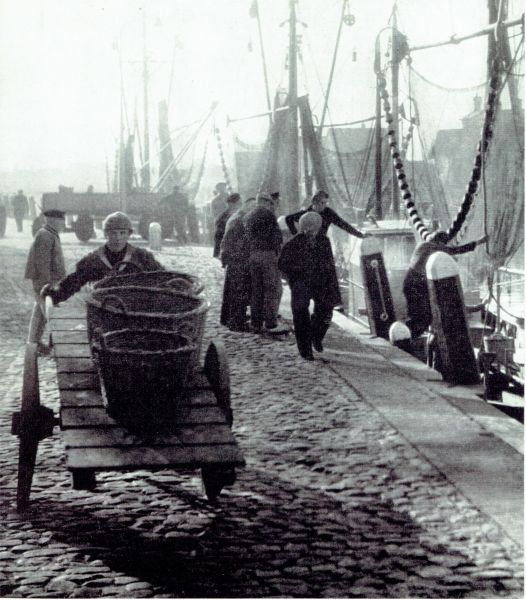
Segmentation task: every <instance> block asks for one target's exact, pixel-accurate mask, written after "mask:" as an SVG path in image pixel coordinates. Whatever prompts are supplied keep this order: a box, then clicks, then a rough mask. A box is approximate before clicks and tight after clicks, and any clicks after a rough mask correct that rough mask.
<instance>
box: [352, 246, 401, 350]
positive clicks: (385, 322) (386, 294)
mask: <svg viewBox="0 0 526 600" xmlns="http://www.w3.org/2000/svg"><path fill="white" fill-rule="evenodd" d="M360 253H361V257H360V266H361V270H362V281H363V286H364V294H365V302H366V306H367V314H368V316H369V327H370V328H371V333H372V334H373V335H376V336H378V337H382V338H385V339H386V340H388V339H389V327H390V326H391V324H392V323H394V321H395V312H394V306H393V298H392V296H391V288H390V287H389V280H388V279H387V272H386V270H385V263H384V258H383V255H382V252H381V249H380V243H379V241H378V240H377V239H375V238H373V237H370V238H366V239H364V240H363V241H362V244H361V248H360Z"/></svg>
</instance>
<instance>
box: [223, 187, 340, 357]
mask: <svg viewBox="0 0 526 600" xmlns="http://www.w3.org/2000/svg"><path fill="white" fill-rule="evenodd" d="M323 200H325V197H324V198H323ZM226 203H227V208H226V209H225V210H224V211H223V213H221V215H219V217H218V218H217V220H216V233H215V244H214V256H215V257H217V258H219V259H220V260H221V263H222V265H223V267H224V268H225V282H224V288H223V302H222V306H221V317H220V321H221V324H222V325H225V326H227V327H228V328H229V329H230V330H232V331H252V332H254V333H261V332H265V333H269V334H274V333H276V334H280V333H284V332H286V331H288V327H286V326H285V325H284V324H282V323H281V322H280V320H279V306H280V302H281V296H282V291H283V288H282V278H285V279H286V280H287V282H288V284H289V287H290V291H291V310H292V317H293V324H294V333H295V337H296V343H297V347H298V351H299V354H300V356H301V357H302V358H303V359H305V360H308V361H312V360H314V353H313V350H314V351H317V352H322V351H323V343H322V342H323V338H324V336H325V334H326V332H327V330H328V328H329V326H330V323H331V319H332V311H333V308H334V306H335V304H336V303H337V302H335V301H333V300H334V299H331V298H330V297H329V296H328V294H327V288H328V283H329V280H330V274H331V273H332V271H331V265H330V264H329V265H328V262H330V261H332V255H331V257H330V259H329V260H328V257H327V252H326V249H325V239H324V238H325V236H324V235H318V234H319V233H320V230H321V227H322V221H323V219H322V216H321V215H320V214H319V213H318V212H316V211H304V212H305V214H301V215H299V216H298V222H297V227H296V226H294V234H295V235H293V237H291V238H290V239H288V240H287V241H285V242H284V241H283V233H282V231H281V229H280V226H279V224H278V220H277V218H276V212H277V209H278V206H279V193H278V192H276V193H273V194H265V193H260V194H259V195H258V196H257V198H255V197H249V198H247V199H246V200H245V201H244V202H242V201H241V197H240V196H239V194H237V193H233V194H230V196H228V198H227V201H226ZM291 233H292V231H291ZM311 300H312V301H313V302H314V310H313V312H312V314H311V313H310V311H309V305H310V302H311ZM249 311H250V316H249V315H248V312H249Z"/></svg>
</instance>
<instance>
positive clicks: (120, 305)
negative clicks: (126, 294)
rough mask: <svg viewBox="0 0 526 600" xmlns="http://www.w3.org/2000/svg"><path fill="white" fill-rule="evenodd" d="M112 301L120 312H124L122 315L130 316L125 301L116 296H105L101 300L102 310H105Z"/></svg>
mask: <svg viewBox="0 0 526 600" xmlns="http://www.w3.org/2000/svg"><path fill="white" fill-rule="evenodd" d="M110 300H111V301H113V302H116V303H117V308H120V310H122V314H123V315H124V316H125V317H127V316H128V312H127V310H126V305H125V304H124V301H123V299H122V298H120V297H119V296H116V295H115V294H108V295H107V296H104V298H103V299H102V300H101V303H100V307H101V309H104V307H105V306H106V304H107V303H108V301H110Z"/></svg>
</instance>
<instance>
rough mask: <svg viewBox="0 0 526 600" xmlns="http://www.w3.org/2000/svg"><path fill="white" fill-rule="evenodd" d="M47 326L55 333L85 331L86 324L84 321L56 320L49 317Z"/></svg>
mask: <svg viewBox="0 0 526 600" xmlns="http://www.w3.org/2000/svg"><path fill="white" fill-rule="evenodd" d="M49 325H50V328H51V331H52V332H55V331H72V330H77V331H82V330H84V331H86V329H87V328H88V327H87V324H86V319H56V318H54V317H51V319H50V320H49Z"/></svg>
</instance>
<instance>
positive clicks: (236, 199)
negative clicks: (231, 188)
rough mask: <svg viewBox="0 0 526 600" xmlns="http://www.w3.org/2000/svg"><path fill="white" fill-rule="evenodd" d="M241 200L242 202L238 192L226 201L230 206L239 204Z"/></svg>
mask: <svg viewBox="0 0 526 600" xmlns="http://www.w3.org/2000/svg"><path fill="white" fill-rule="evenodd" d="M239 200H241V196H240V195H239V194H238V193H237V192H234V193H233V194H230V196H228V198H227V199H226V201H227V202H228V203H229V204H235V203H236V202H239Z"/></svg>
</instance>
